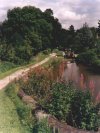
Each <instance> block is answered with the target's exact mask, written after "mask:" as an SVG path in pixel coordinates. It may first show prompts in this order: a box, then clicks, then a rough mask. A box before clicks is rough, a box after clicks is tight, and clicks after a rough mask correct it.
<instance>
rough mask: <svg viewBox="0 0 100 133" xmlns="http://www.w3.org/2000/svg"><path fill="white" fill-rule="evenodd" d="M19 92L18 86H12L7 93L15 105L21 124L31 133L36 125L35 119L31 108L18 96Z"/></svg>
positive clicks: (7, 89)
mask: <svg viewBox="0 0 100 133" xmlns="http://www.w3.org/2000/svg"><path fill="white" fill-rule="evenodd" d="M18 90H19V88H18V86H16V85H15V84H10V85H9V86H7V88H6V90H5V93H6V94H7V96H8V97H9V98H10V99H11V100H12V102H13V103H14V104H15V106H16V110H17V113H18V116H19V119H20V122H21V123H22V125H23V126H24V127H25V129H26V130H27V131H28V132H31V131H32V128H33V124H34V117H33V116H32V114H31V108H30V107H28V106H26V105H25V104H24V103H22V101H21V100H20V99H19V97H18V96H17V93H18Z"/></svg>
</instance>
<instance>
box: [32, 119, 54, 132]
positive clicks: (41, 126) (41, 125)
mask: <svg viewBox="0 0 100 133" xmlns="http://www.w3.org/2000/svg"><path fill="white" fill-rule="evenodd" d="M33 133H52V131H51V129H50V128H49V126H48V124H47V120H45V119H44V120H42V121H41V122H37V124H36V125H35V126H34V128H33Z"/></svg>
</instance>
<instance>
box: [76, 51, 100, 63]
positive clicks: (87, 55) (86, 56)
mask: <svg viewBox="0 0 100 133" xmlns="http://www.w3.org/2000/svg"><path fill="white" fill-rule="evenodd" d="M96 60H98V57H97V55H96V53H95V52H94V51H92V50H90V51H87V52H84V53H81V54H80V55H78V57H77V58H76V61H77V62H79V63H83V64H86V65H92V64H93V63H94V62H95V61H96Z"/></svg>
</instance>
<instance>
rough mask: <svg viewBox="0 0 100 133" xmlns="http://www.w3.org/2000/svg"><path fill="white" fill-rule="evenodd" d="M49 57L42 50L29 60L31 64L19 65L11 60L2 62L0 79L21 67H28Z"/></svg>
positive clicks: (0, 64)
mask: <svg viewBox="0 0 100 133" xmlns="http://www.w3.org/2000/svg"><path fill="white" fill-rule="evenodd" d="M46 57H48V54H43V53H42V52H41V53H39V54H38V55H37V56H35V57H33V58H32V60H31V61H30V62H29V64H26V65H23V66H18V65H15V64H13V63H10V62H1V63H0V79H3V78H4V77H6V76H8V75H10V74H12V73H14V72H16V71H17V70H19V69H23V68H27V67H29V66H31V65H34V64H36V63H38V62H40V61H42V60H43V59H45V58H46Z"/></svg>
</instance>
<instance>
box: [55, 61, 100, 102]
mask: <svg viewBox="0 0 100 133" xmlns="http://www.w3.org/2000/svg"><path fill="white" fill-rule="evenodd" d="M53 73H54V75H58V77H60V78H62V79H63V80H64V81H66V82H68V81H72V83H73V85H74V86H75V87H77V88H79V89H89V90H90V92H91V93H92V95H93V97H95V98H97V100H100V74H97V73H96V74H94V73H92V72H90V71H89V70H88V69H87V67H85V66H83V65H77V64H76V63H75V62H74V63H71V62H63V63H61V64H60V66H59V70H57V71H54V72H53Z"/></svg>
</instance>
